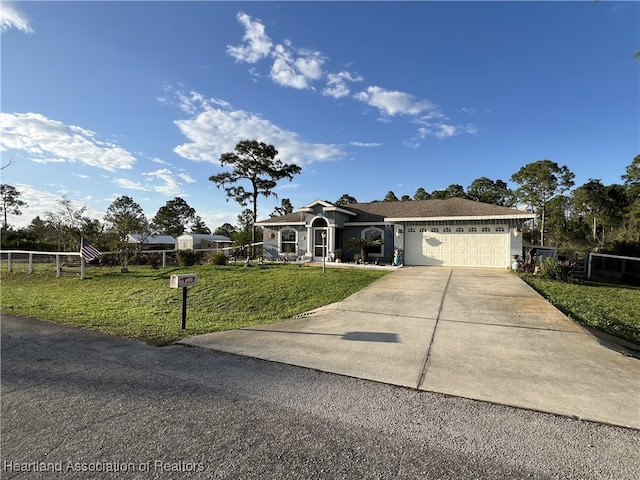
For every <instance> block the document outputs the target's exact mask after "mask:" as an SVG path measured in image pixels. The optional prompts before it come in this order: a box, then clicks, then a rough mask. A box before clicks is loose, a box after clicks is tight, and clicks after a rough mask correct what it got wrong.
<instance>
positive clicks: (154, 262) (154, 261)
mask: <svg viewBox="0 0 640 480" xmlns="http://www.w3.org/2000/svg"><path fill="white" fill-rule="evenodd" d="M146 260H147V265H149V266H150V267H151V268H153V269H154V270H155V269H157V268H158V267H160V264H161V263H162V254H161V253H157V252H153V253H149V254H147V259H146Z"/></svg>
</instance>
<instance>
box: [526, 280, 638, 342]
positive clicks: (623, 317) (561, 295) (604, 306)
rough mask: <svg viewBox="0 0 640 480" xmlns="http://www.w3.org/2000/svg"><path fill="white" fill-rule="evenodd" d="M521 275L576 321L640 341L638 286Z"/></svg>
mask: <svg viewBox="0 0 640 480" xmlns="http://www.w3.org/2000/svg"><path fill="white" fill-rule="evenodd" d="M522 278H523V280H524V281H525V282H527V283H528V284H529V285H531V286H532V287H533V288H535V289H536V290H537V291H538V292H539V293H540V294H541V295H542V296H544V297H545V298H547V299H548V300H549V301H550V302H551V303H552V304H553V305H555V306H556V307H557V308H558V309H559V310H560V311H562V312H563V313H564V314H565V315H567V316H569V317H571V318H572V319H574V320H576V321H577V322H579V323H582V324H584V325H587V326H589V327H593V328H595V329H597V330H602V331H603V332H606V333H609V334H611V335H615V336H616V337H619V338H622V339H624V340H628V341H630V342H633V343H635V344H636V345H640V288H639V287H631V286H624V285H608V284H600V283H595V282H585V283H584V284H575V283H566V282H561V281H558V280H545V279H542V278H539V277H535V276H533V275H522Z"/></svg>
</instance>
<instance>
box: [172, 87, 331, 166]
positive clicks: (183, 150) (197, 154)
mask: <svg viewBox="0 0 640 480" xmlns="http://www.w3.org/2000/svg"><path fill="white" fill-rule="evenodd" d="M177 96H178V97H179V101H178V102H179V104H180V105H181V108H182V109H183V111H188V112H193V113H192V116H191V118H188V119H182V120H175V121H174V123H175V125H176V126H177V127H178V128H179V129H180V131H181V132H182V133H183V134H184V135H185V137H187V139H188V140H189V142H188V143H184V144H182V145H178V146H177V147H176V148H175V149H174V151H175V152H176V153H177V154H178V155H180V156H181V157H183V158H187V159H189V160H194V161H198V162H211V163H218V161H219V158H220V155H222V154H223V153H225V152H231V151H233V150H234V149H235V147H236V145H237V144H238V142H240V141H242V140H247V139H251V140H254V139H255V140H258V141H260V142H265V143H268V144H271V145H274V146H275V147H276V149H277V150H278V152H279V155H278V157H279V158H280V159H282V161H283V162H285V163H288V164H296V165H299V166H305V165H309V164H310V163H313V162H317V161H325V160H333V159H337V158H339V157H341V156H342V154H343V153H342V151H341V150H340V148H339V147H337V146H335V145H331V144H320V143H307V142H304V141H302V140H300V139H299V138H298V135H297V134H296V133H295V132H291V131H288V130H284V129H282V128H280V127H278V126H277V125H274V124H273V123H271V122H270V121H269V120H266V119H264V118H262V117H261V116H260V115H257V114H255V113H251V112H247V111H244V110H233V109H231V108H230V107H229V108H219V107H220V106H221V103H222V102H218V103H217V104H216V105H213V104H212V103H210V102H209V101H207V100H202V96H200V95H198V94H192V95H191V96H190V97H189V98H191V99H192V100H191V103H190V104H189V105H188V106H185V105H184V101H185V98H186V97H185V96H184V95H183V94H181V93H180V92H177Z"/></svg>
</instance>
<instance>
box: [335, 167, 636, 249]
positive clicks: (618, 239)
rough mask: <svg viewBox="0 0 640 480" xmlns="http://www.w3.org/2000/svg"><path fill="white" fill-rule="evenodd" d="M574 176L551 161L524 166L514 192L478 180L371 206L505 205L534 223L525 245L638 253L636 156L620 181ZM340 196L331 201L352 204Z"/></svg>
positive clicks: (528, 229)
mask: <svg viewBox="0 0 640 480" xmlns="http://www.w3.org/2000/svg"><path fill="white" fill-rule="evenodd" d="M574 178H575V175H574V174H573V172H571V171H570V170H569V168H568V167H566V166H560V165H558V164H557V163H556V162H553V161H551V160H547V159H545V160H538V161H536V162H532V163H529V164H527V165H525V166H523V167H522V168H520V169H519V170H518V171H517V172H515V173H514V174H513V175H512V176H511V177H510V181H512V182H513V183H515V184H516V185H518V186H517V188H515V189H510V188H509V187H508V185H507V183H506V182H504V181H503V180H499V179H498V180H491V179H489V178H487V177H480V178H478V179H476V180H474V181H473V182H471V184H470V185H469V186H468V187H467V188H466V189H465V188H464V187H463V186H462V185H459V184H452V185H449V186H448V187H447V188H445V189H439V190H434V191H433V192H431V193H428V192H427V191H426V190H425V189H424V188H422V187H420V188H418V189H417V190H416V192H415V193H414V194H413V196H410V195H402V196H401V197H400V198H398V196H397V195H396V194H395V193H394V192H393V191H391V190H390V191H389V192H387V194H386V195H385V197H384V198H382V199H381V200H374V202H398V201H400V202H407V201H413V200H429V199H433V200H444V199H447V198H465V199H468V200H474V201H477V202H483V203H490V204H493V205H499V206H505V207H516V206H519V207H526V208H527V210H529V211H532V212H534V213H536V219H535V220H534V221H533V222H530V223H527V224H526V225H525V237H524V238H525V241H526V242H529V243H531V244H539V245H548V246H554V247H557V248H559V249H562V250H564V251H567V252H586V251H602V252H610V253H619V254H633V255H640V155H637V156H636V157H635V158H634V159H633V160H632V162H631V164H629V165H628V166H627V167H626V170H625V173H624V174H622V175H621V177H620V178H621V180H622V182H621V183H613V184H611V185H605V184H603V183H602V181H601V180H600V179H589V181H587V182H586V183H585V184H583V185H580V186H578V187H577V188H574V189H572V187H574V186H575V184H574ZM357 202H358V201H357V200H356V198H355V197H353V196H351V195H349V194H344V195H342V196H341V197H340V198H339V199H338V200H337V201H336V202H335V203H336V204H337V205H341V206H347V205H349V204H351V203H357Z"/></svg>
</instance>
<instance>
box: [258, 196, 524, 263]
mask: <svg viewBox="0 0 640 480" xmlns="http://www.w3.org/2000/svg"><path fill="white" fill-rule="evenodd" d="M534 217H535V215H534V214H533V213H529V212H523V211H521V210H516V209H513V208H508V207H500V206H497V205H490V204H486V203H480V202H475V201H472V200H465V199H462V198H449V199H447V200H411V201H403V202H373V203H352V204H349V205H346V206H344V207H339V206H336V205H333V204H332V203H329V202H325V201H322V200H316V201H315V202H312V203H310V204H309V205H306V206H305V207H302V208H300V209H299V210H297V211H296V212H294V213H290V214H287V215H282V216H280V217H274V218H270V219H268V220H264V221H261V222H258V223H257V224H256V225H258V226H260V227H263V232H264V233H263V237H264V254H265V258H267V259H277V258H302V259H304V260H307V261H310V260H322V257H323V250H324V249H325V248H326V257H327V259H328V260H332V259H333V258H334V256H335V251H336V250H341V251H342V259H343V260H344V261H352V260H353V257H354V255H355V254H356V253H359V252H357V251H355V250H349V249H348V247H347V246H346V245H347V240H348V239H349V238H350V237H356V238H365V237H371V238H381V239H382V240H383V242H384V245H383V246H382V247H380V248H379V250H378V251H375V252H370V253H369V261H370V262H374V261H375V260H376V259H377V260H378V261H379V262H386V263H389V262H391V260H392V258H393V254H394V251H395V250H396V249H399V250H400V251H401V252H402V255H403V260H404V264H405V265H448V266H449V265H457V266H475V267H495V268H509V267H510V263H511V259H512V256H514V255H517V256H520V255H522V236H521V235H520V232H522V224H523V223H524V222H525V221H527V220H530V219H532V218H534ZM323 237H324V238H323Z"/></svg>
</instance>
